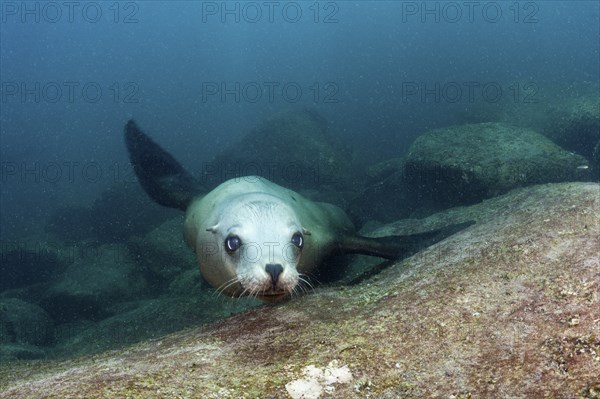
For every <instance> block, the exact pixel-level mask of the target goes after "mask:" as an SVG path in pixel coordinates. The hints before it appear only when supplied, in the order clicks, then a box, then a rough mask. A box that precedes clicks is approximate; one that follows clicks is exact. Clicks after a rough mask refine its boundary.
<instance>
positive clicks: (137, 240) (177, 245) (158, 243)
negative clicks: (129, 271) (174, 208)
mask: <svg viewBox="0 0 600 399" xmlns="http://www.w3.org/2000/svg"><path fill="white" fill-rule="evenodd" d="M129 248H130V250H131V252H132V253H133V255H134V256H135V257H136V259H137V261H138V263H139V265H140V268H141V270H142V271H143V273H144V275H145V276H146V279H147V280H148V282H149V283H150V284H151V285H152V287H153V291H154V292H162V291H164V290H165V289H166V288H167V287H168V286H169V284H171V282H172V281H173V280H174V279H176V278H177V277H178V276H179V275H180V274H182V273H183V272H185V271H188V270H191V269H195V270H197V269H198V266H197V263H196V259H195V255H194V252H193V251H192V250H191V249H190V248H188V247H187V245H186V244H185V242H184V240H183V216H181V215H180V216H178V217H175V218H173V219H170V220H167V221H166V222H164V223H162V224H161V225H159V226H158V227H156V228H155V229H153V230H152V231H150V232H148V233H147V234H146V235H145V236H144V237H132V238H131V239H130V240H129ZM198 273H199V272H198Z"/></svg>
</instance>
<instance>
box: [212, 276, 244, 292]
mask: <svg viewBox="0 0 600 399" xmlns="http://www.w3.org/2000/svg"><path fill="white" fill-rule="evenodd" d="M239 282H240V279H239V278H238V276H235V277H233V278H231V279H229V280H227V281H225V282H224V283H223V284H221V285H220V286H219V287H218V288H217V289H216V291H215V293H216V294H217V295H219V294H223V295H225V294H224V292H225V290H226V289H227V288H229V287H231V286H232V285H234V284H236V283H239Z"/></svg>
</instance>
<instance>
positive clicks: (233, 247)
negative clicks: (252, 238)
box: [225, 236, 242, 253]
mask: <svg viewBox="0 0 600 399" xmlns="http://www.w3.org/2000/svg"><path fill="white" fill-rule="evenodd" d="M241 246H242V240H241V239H240V237H238V236H229V237H227V238H226V239H225V250H226V251H227V252H228V253H232V252H235V251H237V250H238V249H239V248H240V247H241Z"/></svg>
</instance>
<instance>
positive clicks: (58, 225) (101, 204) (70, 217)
mask: <svg viewBox="0 0 600 399" xmlns="http://www.w3.org/2000/svg"><path fill="white" fill-rule="evenodd" d="M174 215H177V213H176V212H175V211H173V210H171V209H167V208H164V207H160V206H158V205H156V204H154V203H153V202H152V201H148V197H147V196H146V194H145V193H144V192H143V191H142V190H141V188H140V187H139V184H137V182H135V183H133V182H132V183H129V182H127V183H122V184H115V185H114V186H112V187H110V188H108V189H107V190H105V191H104V192H103V193H102V194H101V195H100V197H99V198H97V199H96V200H95V201H94V203H93V204H92V206H91V207H89V208H88V207H83V206H80V205H70V206H65V207H63V208H60V209H58V210H56V212H54V213H53V214H52V215H51V216H50V218H49V220H48V223H47V224H46V231H48V232H49V233H52V234H54V235H55V236H56V237H58V238H60V239H62V240H64V241H82V240H86V239H91V240H94V241H97V242H98V243H100V244H105V243H120V242H124V241H125V240H127V239H129V238H130V237H131V236H134V235H137V236H143V235H144V234H146V233H147V232H148V231H150V230H151V229H152V228H154V227H155V226H156V225H158V224H160V223H161V222H163V221H164V220H166V219H168V218H169V217H173V216H174Z"/></svg>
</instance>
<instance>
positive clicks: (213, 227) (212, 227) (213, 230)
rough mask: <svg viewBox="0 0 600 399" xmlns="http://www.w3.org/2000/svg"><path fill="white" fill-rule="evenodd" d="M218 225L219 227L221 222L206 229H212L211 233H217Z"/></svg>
mask: <svg viewBox="0 0 600 399" xmlns="http://www.w3.org/2000/svg"><path fill="white" fill-rule="evenodd" d="M218 227H219V224H218V223H217V224H215V225H214V226H211V227H209V228H208V229H206V231H210V232H211V233H216V232H217V228H218Z"/></svg>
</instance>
